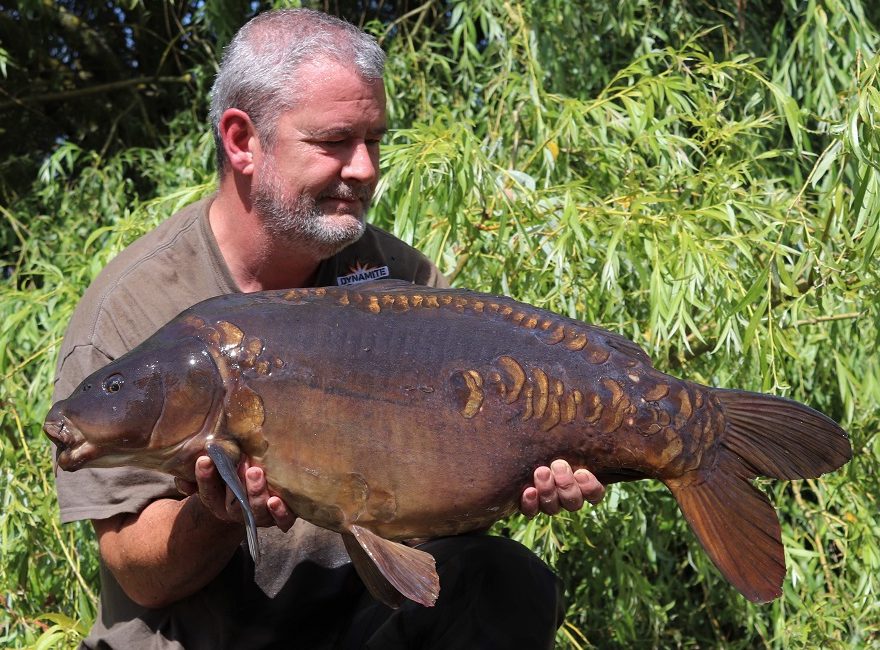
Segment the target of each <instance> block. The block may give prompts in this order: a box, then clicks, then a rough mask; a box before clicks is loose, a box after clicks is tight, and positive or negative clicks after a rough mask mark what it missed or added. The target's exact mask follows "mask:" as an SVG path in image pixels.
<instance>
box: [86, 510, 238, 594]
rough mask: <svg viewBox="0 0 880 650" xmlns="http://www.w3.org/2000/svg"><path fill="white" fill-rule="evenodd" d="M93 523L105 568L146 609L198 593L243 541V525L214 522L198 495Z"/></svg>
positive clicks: (218, 571) (214, 518) (213, 517)
mask: <svg viewBox="0 0 880 650" xmlns="http://www.w3.org/2000/svg"><path fill="white" fill-rule="evenodd" d="M92 523H93V524H94V526H95V530H96V531H97V533H98V541H99V545H100V549H101V557H102V558H103V560H104V563H105V564H106V565H107V567H108V568H109V569H110V570H111V571H112V572H113V575H114V576H115V577H116V580H117V581H118V582H119V584H120V586H121V587H122V589H123V590H124V591H125V593H126V594H127V595H128V597H129V598H131V599H132V600H133V601H134V602H136V603H138V604H139V605H142V606H144V607H163V606H166V605H169V604H171V603H173V602H175V601H177V600H180V599H181V598H185V597H186V596H189V595H191V594H193V593H195V592H197V591H199V590H200V589H201V588H202V587H204V586H205V585H207V584H208V583H209V582H210V581H211V580H213V579H214V578H215V577H216V576H217V575H218V574H219V573H220V571H221V570H222V569H223V567H224V566H226V564H227V563H228V562H229V559H230V558H231V557H232V554H233V553H234V552H235V549H236V548H237V547H238V546H239V544H241V541H242V539H243V537H244V528H243V526H242V525H241V524H239V523H236V522H227V521H221V520H220V519H218V518H216V517H215V516H214V515H212V514H211V512H210V511H209V510H207V509H206V508H205V506H204V505H203V504H202V502H201V500H200V499H199V497H198V495H192V496H190V497H187V498H186V499H183V500H181V501H177V500H174V499H160V500H159V501H154V502H153V503H151V504H150V505H149V506H147V507H146V508H145V509H144V510H143V511H142V512H140V513H139V514H131V515H129V514H123V515H117V516H115V517H111V518H109V519H101V520H94V521H93V522H92Z"/></svg>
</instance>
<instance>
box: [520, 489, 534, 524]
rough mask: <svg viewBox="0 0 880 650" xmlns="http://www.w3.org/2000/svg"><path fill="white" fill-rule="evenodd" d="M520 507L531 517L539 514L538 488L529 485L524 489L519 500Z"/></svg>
mask: <svg viewBox="0 0 880 650" xmlns="http://www.w3.org/2000/svg"><path fill="white" fill-rule="evenodd" d="M519 509H520V512H522V513H523V514H524V515H525V516H526V517H528V518H529V519H531V518H532V517H534V516H535V515H537V514H538V490H537V489H535V488H533V487H527V488H526V489H525V490H523V493H522V499H520V502H519Z"/></svg>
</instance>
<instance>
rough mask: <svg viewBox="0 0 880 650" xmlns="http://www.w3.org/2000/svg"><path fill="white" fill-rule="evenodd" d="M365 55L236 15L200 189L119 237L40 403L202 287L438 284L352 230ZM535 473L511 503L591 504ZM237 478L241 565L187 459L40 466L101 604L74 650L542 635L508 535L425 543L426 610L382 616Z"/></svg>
mask: <svg viewBox="0 0 880 650" xmlns="http://www.w3.org/2000/svg"><path fill="white" fill-rule="evenodd" d="M383 66H384V55H383V54H382V51H381V50H380V49H379V47H378V46H377V45H376V43H375V41H374V40H373V39H372V38H370V37H369V36H367V35H365V34H364V33H362V32H360V31H359V30H357V29H355V28H354V27H352V26H351V25H348V24H347V23H344V22H342V21H340V20H338V19H335V18H332V17H329V16H326V15H325V14H321V13H319V12H314V11H309V10H290V11H282V12H273V13H268V14H263V15H261V16H259V17H258V18H255V19H254V20H252V21H251V22H250V23H248V24H247V25H246V26H245V27H244V28H242V30H241V31H240V32H239V33H238V35H237V36H236V37H235V39H234V40H233V42H232V43H231V44H230V46H229V48H228V50H227V52H226V54H225V56H224V59H223V64H222V66H221V70H220V72H219V74H218V77H217V80H216V82H215V85H214V89H213V91H212V107H211V120H212V124H213V128H214V135H215V138H216V143H217V157H218V166H219V170H220V184H219V188H218V191H217V193H216V194H215V195H214V196H213V197H210V198H209V199H206V200H203V201H200V202H198V203H196V204H194V205H191V206H189V207H187V208H185V209H184V210H182V211H181V212H179V213H177V214H175V215H174V216H172V217H171V218H169V219H168V220H167V221H166V222H165V223H163V224H162V225H160V226H159V227H158V228H157V229H156V230H154V231H153V232H151V233H148V234H147V235H145V236H144V237H142V238H141V239H140V240H138V241H136V242H135V243H134V244H132V245H131V246H130V247H129V248H127V249H126V250H125V251H123V253H122V254H120V255H119V257H117V258H116V259H114V260H113V261H112V262H111V263H110V264H109V265H108V266H107V268H106V269H105V270H104V271H103V272H102V273H101V275H100V276H99V277H98V278H97V279H96V280H95V282H94V283H93V284H92V286H91V287H89V289H88V291H87V292H86V294H85V296H84V297H83V300H82V302H81V303H80V305H79V306H78V308H77V310H76V312H75V314H74V317H73V319H72V321H71V324H70V327H69V329H68V332H67V335H66V336H65V340H64V344H63V346H62V350H61V354H60V358H59V364H58V372H57V377H56V385H55V398H56V399H58V398H63V397H66V396H67V395H68V394H69V393H70V392H71V391H72V390H73V388H74V387H75V386H76V385H77V384H78V383H79V382H80V381H81V380H82V379H83V378H84V377H85V376H87V375H88V374H89V373H91V372H92V371H93V370H95V369H97V368H99V367H101V366H102V365H104V364H105V363H107V362H108V361H110V360H111V359H114V358H116V357H118V356H120V355H121V354H123V353H124V352H126V351H127V350H130V349H131V348H132V347H134V346H136V345H137V344H138V343H140V342H141V341H143V340H144V339H146V338H147V337H148V336H149V335H150V334H151V333H152V332H154V331H155V330H156V329H158V328H159V327H160V326H162V325H163V324H164V323H165V322H166V321H168V320H169V319H171V318H172V317H173V316H175V315H176V314H177V313H178V312H180V311H182V310H183V309H185V308H186V307H189V306H191V305H193V304H195V303H196V302H199V301H200V300H203V299H205V298H209V297H212V296H216V295H220V294H223V293H230V292H236V291H244V292H250V291H258V290H264V289H277V288H290V287H304V286H320V285H330V284H337V283H339V282H341V281H342V280H341V278H344V277H345V276H346V275H348V274H350V272H351V269H353V268H363V267H364V266H365V265H366V266H368V267H370V268H374V269H377V270H378V271H379V272H378V274H379V275H384V276H387V277H393V278H399V279H404V280H408V281H410V282H415V283H420V284H426V285H431V286H446V281H445V279H444V278H443V276H442V275H441V274H440V273H439V272H438V270H437V269H436V267H434V265H433V264H431V263H430V262H429V261H428V260H427V259H426V258H425V257H423V256H422V255H421V254H419V253H417V252H416V251H414V250H413V249H411V248H410V247H409V246H407V245H405V244H404V243H402V242H400V241H399V240H396V239H394V238H393V237H391V236H390V235H388V234H387V233H384V232H382V231H380V230H378V229H376V228H373V227H371V226H365V224H364V215H365V213H366V210H367V207H368V205H369V202H370V199H371V197H372V194H373V191H374V190H375V187H376V183H377V180H378V161H379V141H380V140H381V138H382V135H383V134H384V132H385V130H386V123H385V92H384V86H383V83H382V73H383ZM438 435H442V432H439V433H438ZM551 468H552V469H551ZM551 468H547V467H543V468H539V469H538V470H537V471H536V473H535V485H534V487H530V488H527V489H526V490H525V491H524V492H523V495H522V504H521V507H522V510H523V512H524V513H526V514H527V515H530V516H531V515H534V514H536V513H537V512H538V511H539V509H540V510H541V511H543V512H546V513H548V514H555V513H557V512H559V510H560V508H566V509H569V510H576V509H578V508H580V507H581V506H582V504H583V501H584V500H590V501H598V500H599V499H601V498H602V494H603V490H604V489H603V487H602V486H601V485H600V484H599V483H598V482H597V481H596V479H595V477H593V476H592V475H591V474H590V473H589V472H587V471H586V470H579V471H578V472H576V473H572V471H571V468H570V467H569V466H568V465H567V463H565V462H564V461H555V462H554V463H553V464H552V465H551ZM241 472H242V476H243V479H244V482H245V484H246V488H247V491H248V496H249V500H250V502H251V506H252V508H253V510H254V513H255V515H256V517H257V523H258V525H259V526H261V529H260V546H261V548H262V549H263V559H262V561H261V562H260V564H259V566H256V567H255V566H254V564H253V562H252V561H251V560H250V558H249V556H248V554H247V553H246V552H245V551H244V550H243V548H242V540H243V536H244V529H243V526H242V523H241V522H242V520H241V512H240V510H239V509H238V506H237V505H235V504H234V503H233V500H232V498H231V497H230V495H229V494H228V493H227V490H226V488H225V486H224V484H223V483H222V481H221V480H220V478H219V476H218V475H217V472H216V471H215V469H214V467H213V465H212V463H211V461H210V459H209V458H207V457H201V458H199V459H198V460H197V461H196V472H195V474H196V483H195V484H182V483H179V482H178V483H177V484H175V482H174V481H173V480H172V479H170V478H169V477H167V476H164V475H159V474H156V473H153V472H148V471H142V470H134V469H131V468H121V469H94V470H81V471H80V472H77V473H75V474H73V473H70V474H69V473H64V472H61V473H59V474H58V475H57V477H56V481H57V488H58V495H59V502H60V504H61V514H62V520H63V521H74V520H78V519H90V520H91V521H92V522H93V525H94V527H95V530H96V531H97V535H98V542H99V546H100V553H101V581H102V591H101V607H100V612H99V616H98V620H97V622H96V624H95V626H94V628H93V629H92V631H91V634H90V636H89V638H88V639H87V640H86V643H85V645H86V647H102V648H104V647H118V648H146V647H149V648H188V649H191V648H223V647H229V648H262V647H300V648H320V647H328V648H329V647H339V648H341V647H351V648H355V647H357V648H360V647H375V648H386V647H389V648H390V647H395V648H396V647H400V648H410V647H437V648H441V647H442V648H457V647H469V648H470V647H473V648H479V647H498V648H514V647H550V645H551V644H552V638H553V634H554V632H555V629H556V627H557V626H558V624H559V622H560V618H559V616H560V612H561V609H560V604H559V599H558V593H557V591H558V586H557V584H556V582H555V577H553V576H552V575H551V574H550V572H549V570H547V568H546V567H545V566H544V565H543V564H542V563H541V562H540V561H538V560H537V558H535V557H534V556H533V555H531V554H530V553H529V552H527V551H525V549H523V548H522V547H521V546H519V545H518V544H515V543H513V542H511V541H509V540H505V539H501V538H494V537H489V536H485V535H475V536H463V537H460V538H447V539H445V540H435V541H431V542H428V543H427V544H426V545H425V547H424V548H425V549H426V550H428V551H430V552H431V553H433V554H434V555H435V556H436V557H437V560H438V571H439V573H440V576H441V584H442V585H443V587H442V589H441V596H440V600H439V601H438V603H437V606H436V607H435V608H431V609H428V608H424V607H421V606H418V605H415V604H413V603H407V604H406V605H404V606H403V607H402V608H401V609H400V610H397V611H396V612H391V610H389V609H387V608H385V607H384V606H382V605H379V604H377V603H376V602H375V601H373V600H372V599H371V598H370V597H369V596H368V595H367V594H366V593H365V592H364V588H363V586H362V585H361V584H360V581H359V580H358V579H357V577H356V575H355V574H354V572H353V569H352V568H351V565H350V564H349V563H348V561H347V556H346V555H345V551H344V548H343V547H342V544H341V541H340V538H339V536H338V535H336V534H335V533H331V532H329V531H326V530H323V529H318V528H316V527H314V526H311V525H310V524H308V523H307V522H304V521H302V520H297V518H296V513H293V512H290V511H289V510H288V508H287V507H286V506H285V504H284V503H283V502H282V501H281V499H280V498H278V496H276V495H273V494H270V493H269V491H268V489H267V483H266V479H265V476H264V475H263V472H262V470H261V469H260V468H257V467H246V466H243V467H242V468H241ZM466 472H467V470H466V469H464V468H463V469H462V472H461V473H462V476H466Z"/></svg>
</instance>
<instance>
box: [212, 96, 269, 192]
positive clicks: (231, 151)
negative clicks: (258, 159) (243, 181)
mask: <svg viewBox="0 0 880 650" xmlns="http://www.w3.org/2000/svg"><path fill="white" fill-rule="evenodd" d="M219 126H220V138H221V141H222V142H223V148H224V150H225V151H226V159H227V160H228V161H229V167H230V168H231V170H232V171H234V172H237V173H239V174H243V175H245V176H250V175H251V174H253V171H254V155H255V154H258V153H259V149H260V140H259V137H258V136H257V130H256V128H255V127H254V123H253V122H251V118H250V116H249V115H248V114H247V113H245V112H244V111H241V110H239V109H237V108H228V109H226V111H224V112H223V115H222V116H221V117H220V125H219Z"/></svg>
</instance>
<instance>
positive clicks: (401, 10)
mask: <svg viewBox="0 0 880 650" xmlns="http://www.w3.org/2000/svg"><path fill="white" fill-rule="evenodd" d="M129 4H134V5H135V6H137V7H141V5H140V3H129ZM317 4H318V6H319V7H323V4H324V3H317ZM340 4H342V5H343V6H342V7H341V9H344V10H346V11H343V13H346V12H347V13H346V15H347V16H348V17H349V18H351V19H354V20H363V21H364V22H365V25H366V27H367V29H369V30H371V31H372V32H373V33H375V34H376V36H377V38H378V39H379V40H380V42H381V43H382V45H383V47H384V48H385V49H386V50H387V51H388V54H389V58H388V68H387V79H386V84H387V90H388V95H389V113H390V120H391V127H392V128H391V131H390V133H389V136H388V138H387V142H386V143H385V145H384V148H383V157H382V166H383V180H382V181H381V184H380V187H379V191H378V199H377V202H376V206H375V208H374V210H373V212H372V219H373V220H374V221H375V222H376V223H378V224H379V225H381V226H383V227H385V228H387V229H389V230H391V231H393V232H394V233H395V234H397V235H398V236H400V237H401V238H403V239H405V240H407V241H410V242H412V243H414V244H415V245H416V246H418V247H419V248H420V249H421V250H423V251H425V252H426V253H427V254H428V255H430V256H431V257H432V258H433V259H435V260H436V261H437V262H438V264H439V265H440V266H441V268H442V269H443V271H444V272H445V273H446V274H447V275H448V276H449V277H450V279H452V281H453V282H454V284H455V285H457V286H462V287H469V288H473V289H480V290H488V291H493V292H499V293H505V294H508V295H511V296H514V297H516V298H518V299H521V300H525V301H528V302H531V303H533V304H536V305H539V306H541V307H545V308H549V309H552V310H555V311H557V312H560V313H563V314H566V315H569V316H573V317H576V318H579V319H582V320H586V321H589V322H592V323H595V324H598V325H600V326H603V327H606V328H608V329H612V330H614V331H618V332H620V333H622V334H624V335H626V336H627V337H629V338H631V339H633V340H635V341H636V342H638V343H639V344H640V345H641V346H642V347H644V348H645V349H646V350H647V351H648V352H649V353H650V354H651V356H652V357H653V359H654V360H655V365H656V366H657V367H658V368H660V369H663V370H666V371H670V372H671V373H672V374H676V375H679V376H682V377H687V378H689V379H693V380H696V381H699V382H702V383H706V384H712V385H719V386H736V387H741V388H746V389H752V390H761V391H767V392H773V393H778V394H782V395H788V396H791V397H793V398H795V399H797V400H800V401H803V402H806V403H808V404H810V405H812V406H814V407H816V408H818V409H820V410H822V411H824V412H826V413H828V414H829V415H831V416H832V417H834V418H835V419H837V420H838V421H840V422H841V423H842V424H843V425H844V426H845V427H846V428H847V429H848V430H849V431H850V432H851V435H852V441H853V447H854V459H853V461H852V462H851V463H850V464H849V465H848V466H846V467H845V468H844V469H843V470H841V471H839V472H837V473H835V474H832V475H830V476H827V477H823V479H821V480H808V481H801V482H794V483H785V484H781V483H780V484H776V483H771V482H767V483H763V484H762V485H761V487H762V488H763V489H765V490H767V491H768V492H769V493H770V495H771V499H772V501H773V503H774V504H775V505H776V506H777V508H778V510H779V514H780V518H781V520H782V531H783V540H784V542H785V546H786V559H787V564H788V575H787V579H786V582H785V585H784V594H783V596H782V598H780V599H779V600H777V601H775V602H773V603H772V604H769V605H753V604H750V603H747V602H746V601H745V600H744V599H743V598H742V597H740V596H739V595H738V594H737V593H736V592H735V591H734V590H733V589H732V588H730V587H729V585H727V583H726V582H725V581H724V580H723V579H722V578H721V577H720V576H719V574H718V573H717V572H716V571H715V569H714V568H713V567H712V566H711V563H710V562H709V561H708V559H707V558H706V556H705V555H704V554H703V552H702V550H701V549H700V548H699V545H698V544H697V543H696V541H695V539H694V537H693V536H692V534H691V533H690V531H689V530H688V528H687V525H686V524H685V522H684V521H683V519H682V517H681V516H680V514H679V513H678V510H677V507H676V505H675V503H674V500H673V499H672V498H671V496H670V495H669V494H668V493H667V492H666V490H665V488H663V487H662V486H660V485H659V484H649V483H644V482H642V483H636V484H621V485H615V486H613V487H612V488H611V489H610V490H609V494H608V496H607V498H606V499H605V501H604V502H603V503H602V504H601V505H600V506H598V507H596V508H590V509H587V510H584V511H582V512H580V513H577V514H572V515H563V516H559V517H556V518H548V517H539V518H537V519H535V520H533V521H530V522H527V521H525V520H523V519H521V518H518V517H514V518H511V519H509V520H506V521H504V522H501V523H500V524H499V525H498V526H497V529H496V531H495V532H496V533H498V534H506V535H511V536H514V537H516V538H518V539H521V540H523V541H524V542H526V543H527V544H528V545H530V546H531V547H532V548H534V549H535V550H536V551H537V552H538V553H540V554H541V555H542V556H543V557H545V558H546V559H547V561H548V562H550V563H551V564H552V565H553V566H554V567H555V568H556V569H557V571H558V572H559V573H560V575H561V576H562V577H563V579H564V581H565V585H566V591H567V596H568V603H569V610H568V616H567V620H566V624H565V626H564V627H563V629H562V630H561V631H560V634H559V645H560V647H571V648H588V647H603V648H608V647H621V648H623V647H634V646H639V647H642V646H645V645H653V646H655V647H703V646H710V647H742V648H747V647H748V648H751V647H755V646H761V645H763V646H766V647H773V648H783V647H785V648H792V647H804V648H809V647H817V646H822V647H837V648H843V647H865V646H868V645H871V644H874V643H878V642H880V630H878V628H880V605H878V599H877V597H876V592H877V589H878V586H880V585H878V581H877V578H876V576H877V575H880V566H878V565H880V547H878V542H877V540H878V539H880V525H878V521H877V515H876V512H877V501H876V495H877V494H880V480H878V471H877V470H878V461H880V437H878V436H877V433H876V432H877V430H878V427H880V358H878V355H877V352H876V350H877V349H878V344H880V270H878V269H880V264H878V257H880V255H878V247H880V196H878V194H880V129H878V126H877V121H878V119H880V118H878V116H880V81H878V72H880V57H878V44H880V30H878V27H880V24H878V23H880V10H878V9H877V8H876V7H874V6H873V4H872V3H866V2H864V3H863V2H861V1H860V0H834V1H832V0H827V1H811V2H808V3H799V2H794V0H791V1H790V2H785V3H782V4H780V5H779V6H778V7H777V6H774V7H773V8H765V7H760V8H752V5H750V4H749V5H747V4H745V3H740V2H735V1H734V0H730V1H727V0H725V1H723V2H721V3H720V5H719V6H718V7H717V8H709V7H708V6H705V5H700V6H699V7H693V6H691V5H692V4H693V3H684V2H678V1H673V2H670V3H665V5H664V7H663V8H662V9H656V8H654V7H653V3H650V2H645V1H642V0H623V1H622V2H619V3H616V5H615V6H614V8H613V10H612V9H609V8H608V6H607V3H604V2H589V1H584V2H578V3H572V2H566V1H563V0H550V1H546V0H545V1H540V2H539V1H538V0H529V1H525V2H519V3H516V2H512V1H509V0H508V1H503V0H482V1H480V2H457V1H440V0H436V1H428V2H425V3H419V4H413V5H411V6H410V5H408V4H407V3H401V4H400V5H396V6H395V10H393V11H390V12H389V11H388V10H387V8H386V10H384V11H379V12H378V13H377V12H375V11H374V12H372V13H371V12H369V11H367V12H364V11H362V8H361V7H360V6H359V4H358V3H340ZM380 4H381V3H380ZM869 4H870V5H871V6H869ZM209 5H210V3H209ZM195 6H196V8H198V6H200V5H198V3H196V5H195ZM370 6H372V5H370ZM330 8H331V9H332V8H334V3H330ZM355 9H357V11H355ZM208 18H209V16H208V14H204V15H201V14H199V12H198V11H197V10H195V11H194V12H193V14H192V15H191V19H190V20H191V22H190V23H189V24H190V25H191V28H192V29H193V30H199V29H201V30H203V31H204V33H203V34H202V36H204V40H205V42H216V47H217V48H219V46H220V45H222V41H223V36H222V34H226V33H227V32H222V34H221V37H217V34H218V33H220V32H218V31H217V30H215V31H214V32H211V29H212V27H211V25H212V23H211V21H210V20H209V19H208ZM370 18H372V20H370ZM212 39H213V40H212ZM216 53H217V50H215V51H214V55H215V56H216ZM0 61H2V57H0ZM213 64H214V61H208V62H205V63H199V64H198V65H196V64H195V63H194V64H193V66H194V67H193V68H192V71H191V72H192V79H195V80H199V79H201V80H206V79H207V80H209V79H210V70H211V66H212V65H213ZM0 72H2V66H0ZM200 84H201V85H199V84H196V85H197V86H198V87H197V88H196V89H195V92H194V93H193V95H192V97H191V98H190V105H188V106H185V107H183V108H181V109H180V111H179V112H178V114H177V116H176V118H175V119H174V120H172V121H170V122H169V123H168V125H167V127H166V131H165V132H164V144H163V145H162V146H159V147H154V146H151V147H148V148H132V147H129V148H122V149H121V150H120V151H119V153H116V154H114V155H112V156H110V157H108V156H107V155H106V154H107V152H106V151H105V150H104V149H102V148H99V147H97V146H95V147H90V146H88V145H87V143H86V142H83V143H82V144H81V146H80V145H78V144H77V143H76V142H74V141H73V140H70V141H67V142H64V143H62V144H60V145H58V146H57V147H56V149H55V150H54V152H53V154H52V155H51V156H50V157H48V158H46V159H45V161H44V162H43V163H42V165H41V167H40V173H39V177H38V178H37V179H36V180H35V181H34V183H33V185H32V186H31V187H30V188H29V189H28V190H27V191H26V192H22V193H21V195H20V196H19V197H17V200H16V201H15V202H14V203H12V204H10V205H9V206H7V207H4V208H2V212H3V215H4V219H5V225H6V230H5V235H4V237H5V238H6V239H5V241H7V242H10V243H8V244H7V245H6V246H5V248H4V251H9V252H8V254H6V255H7V258H8V259H4V260H3V264H4V265H5V267H6V268H7V269H8V273H7V276H8V277H7V279H6V280H5V284H4V285H3V287H2V292H3V294H2V295H3V298H2V304H0V349H2V350H3V354H2V357H0V378H2V382H3V384H2V386H3V387H2V391H3V397H2V400H3V404H2V406H0V408H2V409H3V410H2V412H0V427H2V431H3V437H2V438H0V455H2V460H3V467H4V468H5V469H4V471H3V473H2V479H0V481H2V486H3V499H4V503H3V507H2V509H0V544H2V559H0V562H2V563H3V570H2V571H0V576H2V577H0V582H2V590H3V592H4V593H6V594H7V596H6V599H5V603H4V605H5V607H4V609H3V610H2V611H0V624H2V625H3V631H2V633H0V641H3V642H4V643H6V644H8V645H27V644H31V643H35V642H37V641H38V640H39V641H40V642H43V643H46V644H52V643H59V644H60V643H69V644H73V643H75V642H76V640H77V639H78V638H79V637H80V636H81V634H82V632H83V630H84V629H86V628H87V627H88V625H89V623H90V621H91V619H92V617H93V615H94V606H95V599H94V590H95V589H96V560H95V555H96V550H95V545H94V540H93V537H92V534H91V531H90V529H89V527H88V526H87V525H84V526H70V527H64V528H61V527H60V526H59V525H58V524H57V509H56V506H55V502H54V490H53V487H52V483H51V461H50V459H49V457H48V449H47V444H46V442H45V441H44V439H43V438H42V436H41V434H40V431H39V423H40V421H41V420H42V417H43V415H44V413H45V412H46V410H47V409H48V399H49V394H50V390H49V387H50V385H51V381H52V373H53V364H54V358H55V357H54V355H55V354H56V352H57V349H58V345H59V342H60V337H61V336H62V334H63V331H64V327H65V325H66V322H67V319H68V318H69V316H70V314H71V312H72V309H73V307H74V306H75V304H76V301H77V299H78V297H79V296H80V295H81V293H82V291H83V290H84V288H85V286H87V284H88V283H89V281H90V280H91V279H92V278H93V277H94V276H95V275H96V274H97V272H98V271H99V270H100V269H101V268H102V267H103V265H104V264H105V263H106V262H107V260H109V259H110V258H111V257H112V256H113V255H114V254H116V253H117V252H118V251H119V250H121V248H122V247H123V246H124V245H125V244H127V243H128V242H130V241H132V240H133V239H134V238H135V237H137V236H138V235H139V234H141V233H143V232H145V231H146V230H148V229H149V228H150V227H152V226H153V225H155V224H156V223H157V222H159V221H160V220H162V219H164V218H165V217H167V216H168V215H170V214H171V213H172V212H173V211H174V209H176V208H177V207H179V206H181V205H183V204H185V203H187V202H189V201H191V200H193V199H195V198H197V197H199V196H202V195H204V194H207V193H209V192H210V191H212V188H213V186H214V183H215V178H214V174H213V171H212V169H211V159H212V151H211V142H210V138H209V137H208V136H207V134H206V132H205V127H204V124H203V122H202V120H201V117H200V116H201V115H203V111H204V99H205V98H204V85H205V82H204V81H202V82H200ZM102 146H103V145H102Z"/></svg>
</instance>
